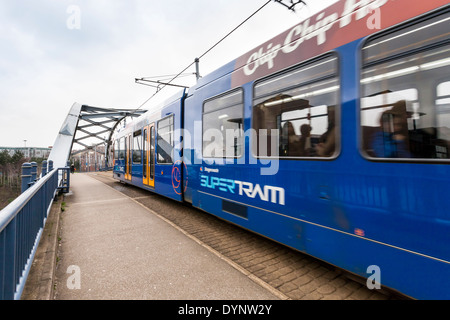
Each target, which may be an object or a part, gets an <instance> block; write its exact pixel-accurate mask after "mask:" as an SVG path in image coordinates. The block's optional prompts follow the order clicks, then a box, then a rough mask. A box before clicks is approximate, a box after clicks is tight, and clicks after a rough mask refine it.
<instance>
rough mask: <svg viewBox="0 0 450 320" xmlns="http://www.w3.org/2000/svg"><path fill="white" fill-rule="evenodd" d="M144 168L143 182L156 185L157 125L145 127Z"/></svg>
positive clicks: (152, 185) (151, 185)
mask: <svg viewBox="0 0 450 320" xmlns="http://www.w3.org/2000/svg"><path fill="white" fill-rule="evenodd" d="M143 139H144V143H143V146H144V170H143V183H144V184H145V185H147V186H150V187H154V186H155V125H154V124H151V125H149V126H148V127H146V128H145V129H144V135H143Z"/></svg>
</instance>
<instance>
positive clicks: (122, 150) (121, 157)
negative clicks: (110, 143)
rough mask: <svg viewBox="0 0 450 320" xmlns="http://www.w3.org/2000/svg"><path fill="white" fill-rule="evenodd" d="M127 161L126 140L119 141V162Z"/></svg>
mask: <svg viewBox="0 0 450 320" xmlns="http://www.w3.org/2000/svg"><path fill="white" fill-rule="evenodd" d="M124 159H125V138H120V139H119V160H124Z"/></svg>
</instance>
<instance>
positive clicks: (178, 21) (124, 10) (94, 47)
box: [0, 0, 336, 147]
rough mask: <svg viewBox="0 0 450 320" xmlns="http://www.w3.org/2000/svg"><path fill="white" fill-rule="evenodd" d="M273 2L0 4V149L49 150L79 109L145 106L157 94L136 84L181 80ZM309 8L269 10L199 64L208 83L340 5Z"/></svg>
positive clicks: (313, 2) (45, 0)
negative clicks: (259, 48)
mask: <svg viewBox="0 0 450 320" xmlns="http://www.w3.org/2000/svg"><path fill="white" fill-rule="evenodd" d="M266 2H267V0H245V1H243V0H214V1H211V0H58V1H55V0H29V1H26V0H0V43H1V50H0V146H9V147H22V146H24V140H27V142H26V145H27V146H33V147H48V146H51V145H52V144H53V143H54V141H55V138H56V136H57V134H58V131H59V129H60V128H61V125H62V123H63V121H64V119H65V118H66V116H67V113H68V112H69V110H70V108H71V106H72V104H73V103H74V102H78V103H80V104H87V105H91V106H97V107H110V108H129V109H133V108H137V107H139V106H140V105H142V103H143V102H144V101H146V100H147V99H148V98H149V97H150V96H151V95H152V94H153V93H154V89H152V88H150V87H146V86H142V85H139V84H136V83H135V82H134V79H135V78H140V77H149V76H159V75H166V74H176V73H178V72H179V71H181V70H182V69H184V68H185V67H186V66H188V65H189V64H190V63H191V62H192V61H193V60H194V59H195V57H197V56H200V55H201V54H202V53H204V52H205V51H206V50H207V49H209V48H210V47H211V46H212V45H213V44H214V43H216V42H217V41H218V40H219V39H221V38H222V37H223V36H224V35H226V34H227V33H228V32H229V31H231V30H232V29H233V28H234V27H236V26H237V25H238V24H239V23H240V22H242V21H243V20H244V19H246V18H247V17H248V16H249V15H250V14H252V13H253V12H254V11H256V10H257V9H258V8H260V7H261V6H262V5H264V4H265V3H266ZM284 2H285V3H289V2H290V0H284ZM305 2H306V3H307V4H308V6H307V7H300V6H298V7H297V8H298V11H297V13H293V12H292V11H289V10H287V9H286V8H285V7H283V6H282V5H280V4H279V3H275V2H274V1H272V2H271V3H270V4H268V5H267V6H266V7H265V8H264V9H263V10H262V11H260V12H259V13H258V14H257V15H255V16H254V17H253V18H252V19H251V20H249V21H248V22H247V23H246V24H245V25H244V26H242V27H241V28H239V29H238V30H237V31H236V32H235V33H233V34H232V35H231V36H230V37H229V38H227V39H226V40H225V41H224V42H223V43H222V44H220V45H219V46H218V47H216V48H215V49H214V50H213V51H211V52H210V53H209V54H207V55H206V56H205V57H204V58H203V59H202V60H201V62H200V72H201V74H202V75H206V74H208V73H210V72H212V71H214V70H215V69H216V68H218V67H220V66H222V65H224V64H225V63H228V62H229V61H231V60H234V59H235V58H237V57H238V56H240V55H241V54H243V53H246V52H248V51H249V50H252V49H253V48H255V47H257V46H258V45H259V44H261V43H263V42H264V41H266V40H268V39H270V38H272V37H273V36H275V35H277V34H279V33H281V32H283V31H285V30H287V29H288V28H290V27H292V26H294V25H295V24H297V23H298V22H300V21H301V20H303V19H304V18H306V17H308V16H309V15H311V14H313V13H315V12H317V11H319V10H321V9H323V8H325V7H326V6H328V5H329V4H330V3H333V2H336V0H305ZM194 71H195V70H194V68H192V69H191V70H188V72H194ZM175 82H176V83H179V84H186V85H192V84H193V83H195V77H194V76H190V77H187V78H180V79H178V80H177V81H175ZM169 91H170V90H167V92H165V90H163V91H161V92H160V93H159V94H158V95H157V96H156V97H155V98H154V99H152V100H150V101H149V102H148V103H146V104H145V105H144V107H143V109H149V108H151V107H152V105H154V104H156V103H159V102H160V100H163V99H164V98H166V97H167V96H169V95H171V94H172V92H169Z"/></svg>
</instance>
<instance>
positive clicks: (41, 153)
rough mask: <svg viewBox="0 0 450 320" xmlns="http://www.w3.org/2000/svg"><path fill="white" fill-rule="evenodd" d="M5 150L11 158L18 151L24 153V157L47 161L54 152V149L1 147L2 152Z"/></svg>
mask: <svg viewBox="0 0 450 320" xmlns="http://www.w3.org/2000/svg"><path fill="white" fill-rule="evenodd" d="M3 150H7V151H8V153H9V155H10V156H12V155H13V154H14V153H15V152H16V151H20V152H22V153H23V156H24V157H25V158H43V159H47V158H48V156H49V155H50V151H52V148H35V147H21V148H14V147H0V152H3Z"/></svg>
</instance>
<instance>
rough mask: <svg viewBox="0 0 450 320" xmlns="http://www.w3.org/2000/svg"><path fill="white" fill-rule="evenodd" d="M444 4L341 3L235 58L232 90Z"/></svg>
mask: <svg viewBox="0 0 450 320" xmlns="http://www.w3.org/2000/svg"><path fill="white" fill-rule="evenodd" d="M447 4H448V0H427V1H411V0H341V1H339V2H337V3H335V4H334V5H332V6H330V7H328V8H326V9H325V10H323V11H321V12H319V13H318V14H316V15H314V16H312V17H310V18H308V19H306V20H304V21H302V22H301V23H299V24H297V25H296V26H294V27H293V28H291V29H289V30H287V31H285V32H283V33H282V34H280V35H278V36H277V37H275V38H273V39H271V40H269V41H267V42H266V43H264V44H263V45H261V46H260V47H258V48H255V49H254V50H252V51H250V52H248V53H246V54H245V55H243V56H241V57H240V58H238V59H237V60H236V65H235V70H236V72H234V73H233V78H232V87H235V86H239V85H242V84H244V83H247V82H249V81H252V80H255V79H258V78H260V77H263V76H265V75H267V74H270V73H273V72H275V71H278V70H282V69H284V68H286V67H289V66H291V65H293V64H295V63H298V62H301V61H303V60H306V59H309V58H312V57H314V56H317V55H319V54H321V53H324V52H327V51H329V50H332V49H334V48H337V47H339V46H342V45H344V44H346V43H349V42H352V41H354V40H356V39H360V38H362V37H365V36H368V35H370V34H373V33H375V32H378V31H380V30H383V29H386V28H389V27H391V26H394V25H396V24H398V23H401V22H403V21H406V20H409V19H411V18H414V17H417V16H419V15H421V14H423V13H425V12H428V11H431V10H433V9H436V8H439V7H441V6H444V5H447Z"/></svg>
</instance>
